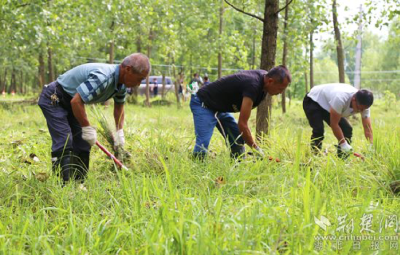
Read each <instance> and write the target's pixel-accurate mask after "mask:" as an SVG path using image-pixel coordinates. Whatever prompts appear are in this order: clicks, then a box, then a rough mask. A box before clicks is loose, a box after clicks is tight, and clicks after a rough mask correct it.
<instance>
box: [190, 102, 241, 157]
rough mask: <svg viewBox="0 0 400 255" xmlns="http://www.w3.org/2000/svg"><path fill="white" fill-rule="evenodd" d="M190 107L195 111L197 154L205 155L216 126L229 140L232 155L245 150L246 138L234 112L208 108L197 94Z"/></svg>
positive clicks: (234, 155) (194, 151) (238, 154)
mask: <svg viewBox="0 0 400 255" xmlns="http://www.w3.org/2000/svg"><path fill="white" fill-rule="evenodd" d="M190 109H191V111H192V113H193V120H194V129H195V133H196V145H195V147H194V150H193V154H194V155H195V156H199V157H204V156H205V154H206V153H207V150H208V146H209V144H210V140H211V137H212V134H213V131H214V128H215V126H216V127H217V129H218V131H219V132H220V133H221V134H222V135H223V136H224V138H225V139H226V140H227V141H228V142H229V147H230V149H231V157H237V156H240V155H242V154H243V153H244V152H245V148H244V140H243V137H242V136H241V133H240V131H239V126H238V124H237V122H236V120H235V118H234V117H233V115H232V114H230V113H227V112H216V111H213V110H211V109H208V108H206V107H205V106H204V105H203V102H202V101H201V100H200V98H198V97H197V96H196V95H192V98H191V100H190Z"/></svg>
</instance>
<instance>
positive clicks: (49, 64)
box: [47, 45, 54, 83]
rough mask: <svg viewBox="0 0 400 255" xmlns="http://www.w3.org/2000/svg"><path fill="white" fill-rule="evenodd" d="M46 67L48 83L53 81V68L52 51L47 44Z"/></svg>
mask: <svg viewBox="0 0 400 255" xmlns="http://www.w3.org/2000/svg"><path fill="white" fill-rule="evenodd" d="M47 67H48V69H49V76H48V83H50V82H53V81H54V69H53V52H52V50H51V47H50V46H49V45H47Z"/></svg>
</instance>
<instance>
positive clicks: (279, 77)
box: [267, 65, 292, 83]
mask: <svg viewBox="0 0 400 255" xmlns="http://www.w3.org/2000/svg"><path fill="white" fill-rule="evenodd" d="M267 77H269V78H273V79H275V80H276V81H277V82H279V83H283V81H284V80H285V78H287V80H288V82H289V83H290V82H292V76H291V74H290V72H289V70H288V69H287V67H286V66H284V65H279V66H275V67H273V68H271V70H269V71H268V73H267Z"/></svg>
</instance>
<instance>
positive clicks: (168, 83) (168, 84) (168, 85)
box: [139, 76, 175, 96]
mask: <svg viewBox="0 0 400 255" xmlns="http://www.w3.org/2000/svg"><path fill="white" fill-rule="evenodd" d="M154 78H156V79H157V86H158V95H160V96H161V93H162V87H163V84H162V76H150V77H149V91H150V96H153V92H152V91H151V88H152V86H153V81H154ZM168 92H173V93H175V86H174V83H173V82H172V79H171V77H169V76H165V92H164V93H165V94H167V93H168ZM139 94H140V95H145V94H146V79H144V80H142V82H140V86H139Z"/></svg>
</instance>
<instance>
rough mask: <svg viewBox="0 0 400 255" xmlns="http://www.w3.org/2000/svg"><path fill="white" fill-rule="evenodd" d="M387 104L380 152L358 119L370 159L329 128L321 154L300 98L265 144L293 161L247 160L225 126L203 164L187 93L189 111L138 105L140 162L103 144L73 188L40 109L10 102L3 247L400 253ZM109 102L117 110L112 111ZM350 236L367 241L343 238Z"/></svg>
mask: <svg viewBox="0 0 400 255" xmlns="http://www.w3.org/2000/svg"><path fill="white" fill-rule="evenodd" d="M385 107H386V106H385V104H384V102H382V101H378V102H377V103H376V105H374V106H373V107H372V121H373V128H374V135H375V137H374V139H375V146H374V150H373V151H371V150H369V149H368V146H367V141H366V139H365V138H364V135H363V131H362V126H361V122H360V121H359V119H358V118H359V117H358V116H357V119H353V118H351V119H350V121H351V123H352V124H353V127H354V142H353V145H354V146H353V147H354V148H355V151H357V152H359V153H361V154H363V155H365V157H366V158H365V161H362V160H360V159H359V158H356V157H350V158H349V159H347V160H345V161H343V160H340V159H338V158H337V157H336V153H335V148H334V144H336V142H335V139H334V137H333V135H332V132H331V131H330V129H329V127H326V139H325V141H324V148H327V149H328V151H329V153H328V154H327V155H326V156H325V155H321V156H312V155H311V154H310V151H309V147H308V144H309V137H310V135H311V128H310V127H309V126H308V123H307V120H306V118H305V116H304V113H303V111H302V107H301V102H292V104H291V106H290V107H289V111H288V113H287V114H286V115H282V114H281V111H280V109H278V108H276V109H274V112H273V123H272V130H271V133H270V135H269V136H268V138H266V139H265V140H264V143H263V144H262V148H263V149H264V151H265V152H266V153H267V154H268V155H270V156H272V157H274V158H279V159H280V160H281V162H280V163H277V162H272V161H269V160H268V159H265V160H258V161H256V160H254V159H252V158H247V159H246V160H244V161H243V162H241V163H235V162H233V161H231V160H230V158H229V151H228V150H227V148H226V147H225V146H224V141H223V139H222V137H221V136H220V135H219V134H218V132H217V130H215V133H214V136H213V139H212V141H211V147H210V149H211V150H212V156H211V157H209V158H208V159H207V160H206V161H205V162H197V161H193V160H191V157H190V153H191V151H192V149H193V145H194V131H193V121H192V115H191V113H190V109H189V107H188V103H187V102H186V104H185V105H184V106H183V107H182V109H180V110H177V107H176V106H170V107H152V108H150V109H149V108H144V107H141V106H132V105H129V106H127V108H126V111H125V112H126V117H125V120H126V121H125V136H126V141H127V142H126V149H127V150H128V151H129V152H131V153H132V155H133V157H132V160H131V161H129V162H126V165H127V166H128V167H129V169H130V170H129V171H116V169H115V167H114V166H113V163H112V161H111V160H110V159H108V158H107V157H106V156H105V155H104V154H103V153H102V152H101V151H100V150H99V149H98V148H93V150H92V155H91V169H90V172H89V176H88V180H87V182H86V183H85V186H86V188H87V191H83V190H80V189H78V188H77V186H78V185H77V184H74V183H70V184H68V185H67V186H65V187H64V188H61V187H60V184H59V183H58V179H57V178H56V176H54V175H52V174H51V164H50V144H51V141H50V136H49V134H48V131H47V127H46V123H45V119H44V117H43V116H42V113H41V111H40V109H39V107H37V106H23V105H16V106H13V107H10V106H7V105H2V106H1V107H0V122H1V123H2V124H1V140H0V254H134V253H139V254H274V253H275V254H336V253H338V254H377V253H379V254H399V252H400V247H399V238H400V237H399V235H400V227H399V223H400V219H399V217H400V212H399V208H400V200H399V197H398V196H396V195H394V194H393V193H392V192H391V191H390V189H389V183H390V182H391V181H393V180H395V179H400V121H399V117H400V107H399V105H394V104H393V105H391V106H390V109H389V110H387V109H386V108H385ZM97 108H98V109H101V111H102V112H103V113H104V114H105V115H107V116H108V117H109V118H110V120H111V119H112V107H110V108H103V106H97ZM89 109H90V107H89ZM89 109H88V112H89V113H90V112H91V111H90V110H89ZM255 114H256V111H253V116H252V119H251V124H250V125H251V127H252V128H253V130H254V129H255ZM89 115H90V116H91V117H90V120H91V122H92V124H93V125H97V124H96V119H95V118H94V116H93V114H89ZM100 141H101V142H103V143H104V144H106V143H105V141H104V140H102V139H101V138H100ZM31 153H34V154H36V155H37V157H38V158H39V160H40V161H39V162H36V161H33V160H32V159H31V158H30V157H29V155H30V154H31ZM221 177H222V178H221ZM317 223H318V224H317ZM324 228H325V229H326V230H324ZM351 236H353V238H363V239H364V240H362V241H351V240H344V239H346V238H351ZM373 238H375V240H371V239H373ZM365 239H368V240H365ZM378 239H380V240H378Z"/></svg>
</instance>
